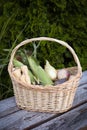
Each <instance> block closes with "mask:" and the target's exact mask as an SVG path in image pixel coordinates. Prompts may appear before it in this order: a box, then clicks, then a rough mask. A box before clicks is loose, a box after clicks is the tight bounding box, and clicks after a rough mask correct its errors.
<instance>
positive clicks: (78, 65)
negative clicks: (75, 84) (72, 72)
mask: <svg viewBox="0 0 87 130" xmlns="http://www.w3.org/2000/svg"><path fill="white" fill-rule="evenodd" d="M44 40H46V41H53V42H57V43H59V44H61V45H63V46H65V47H67V48H68V49H69V51H70V52H71V53H72V55H73V57H74V60H75V62H76V64H77V67H78V72H80V73H81V74H82V68H81V65H80V61H79V59H78V57H77V55H76V53H75V51H74V50H73V49H72V47H70V46H69V45H68V44H67V43H66V42H64V41H61V40H58V39H54V38H49V37H37V38H31V39H27V40H24V41H23V42H21V43H20V44H18V45H17V46H16V47H15V48H14V49H13V51H12V53H11V58H10V62H9V65H8V70H10V69H12V67H13V64H12V61H13V58H14V55H15V53H16V51H17V50H18V49H19V48H20V47H21V46H23V45H25V44H28V43H30V42H33V41H44Z"/></svg>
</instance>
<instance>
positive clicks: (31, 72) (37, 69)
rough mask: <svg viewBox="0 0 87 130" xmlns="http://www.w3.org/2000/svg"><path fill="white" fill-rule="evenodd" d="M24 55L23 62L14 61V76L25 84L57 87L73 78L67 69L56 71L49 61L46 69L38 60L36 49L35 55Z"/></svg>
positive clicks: (16, 59) (15, 59)
mask: <svg viewBox="0 0 87 130" xmlns="http://www.w3.org/2000/svg"><path fill="white" fill-rule="evenodd" d="M24 55H25V54H24V53H22V55H21V56H22V57H21V59H22V60H21V61H20V60H19V59H18V58H17V57H15V58H14V59H13V64H14V68H13V71H12V73H13V75H14V76H15V78H17V80H20V81H22V82H23V83H24V84H28V85H29V84H33V85H35V84H38V85H43V86H46V85H57V84H61V83H64V82H66V81H67V80H69V79H71V78H72V77H73V76H72V75H70V72H69V71H68V70H66V69H59V70H56V69H55V68H54V67H53V66H52V65H51V64H50V63H49V61H48V60H46V63H45V65H44V68H43V67H42V66H41V65H40V64H39V61H38V60H37V58H36V50H35V48H34V53H33V55H27V53H26V56H24Z"/></svg>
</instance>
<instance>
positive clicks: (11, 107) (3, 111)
mask: <svg viewBox="0 0 87 130" xmlns="http://www.w3.org/2000/svg"><path fill="white" fill-rule="evenodd" d="M18 110H19V108H18V107H17V106H16V103H15V98H14V97H11V98H8V99H5V100H2V101H0V118H2V117H4V116H5V115H8V114H11V113H13V112H16V111H18Z"/></svg>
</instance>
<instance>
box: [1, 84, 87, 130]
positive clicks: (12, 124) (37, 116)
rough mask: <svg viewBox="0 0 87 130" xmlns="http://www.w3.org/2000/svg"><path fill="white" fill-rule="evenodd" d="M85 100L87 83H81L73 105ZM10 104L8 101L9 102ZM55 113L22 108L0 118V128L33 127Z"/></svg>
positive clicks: (49, 118) (86, 98)
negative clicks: (29, 110)
mask: <svg viewBox="0 0 87 130" xmlns="http://www.w3.org/2000/svg"><path fill="white" fill-rule="evenodd" d="M86 100H87V85H86V84H85V85H83V86H81V87H79V88H78V89H77V93H76V95H75V100H74V103H73V107H75V106H76V105H78V104H80V103H82V102H84V101H86ZM9 104H10V102H9ZM55 115H56V114H50V113H39V112H27V111H24V110H20V111H18V112H15V113H13V114H10V115H8V116H5V117H4V118H2V119H0V128H2V129H5V128H6V130H7V128H8V129H9V130H10V129H17V128H18V129H19V128H21V129H22V128H26V127H34V126H35V125H36V124H38V123H39V124H40V122H46V121H47V120H51V118H54V117H55Z"/></svg>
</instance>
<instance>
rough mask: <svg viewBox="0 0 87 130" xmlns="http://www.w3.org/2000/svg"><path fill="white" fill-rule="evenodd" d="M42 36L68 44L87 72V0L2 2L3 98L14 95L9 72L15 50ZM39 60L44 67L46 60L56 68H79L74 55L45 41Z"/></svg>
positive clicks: (0, 61) (0, 54)
mask: <svg viewBox="0 0 87 130" xmlns="http://www.w3.org/2000/svg"><path fill="white" fill-rule="evenodd" d="M40 36H46V37H53V38H56V39H60V40H63V41H66V42H68V44H69V45H70V46H72V47H73V49H74V50H75V52H76V53H77V55H78V57H79V60H80V62H81V65H82V68H83V70H87V0H82V1H79V0H77V1H76V0H49V1H47V0H44V1H42V0H36V1H33V0H14V1H13V0H0V99H3V98H7V97H10V96H12V95H13V90H12V84H11V80H10V78H9V75H8V72H7V65H8V62H9V58H10V54H11V51H12V49H13V48H14V47H15V46H16V45H17V44H19V43H20V42H21V41H23V40H25V39H28V38H33V37H40ZM28 47H29V49H30V48H31V45H29V46H28ZM37 57H38V59H39V61H40V63H41V65H42V66H44V64H45V60H46V59H48V60H49V61H50V63H51V64H52V65H53V66H55V68H63V67H69V66H74V65H75V63H74V60H73V57H72V55H71V53H70V52H69V51H68V50H67V49H66V48H65V47H62V46H61V45H59V44H56V43H52V42H51V43H49V42H46V41H45V42H42V43H41V44H40V46H39V48H38V53H37Z"/></svg>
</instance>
